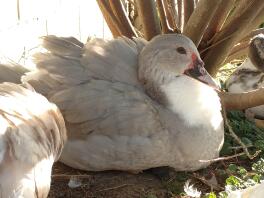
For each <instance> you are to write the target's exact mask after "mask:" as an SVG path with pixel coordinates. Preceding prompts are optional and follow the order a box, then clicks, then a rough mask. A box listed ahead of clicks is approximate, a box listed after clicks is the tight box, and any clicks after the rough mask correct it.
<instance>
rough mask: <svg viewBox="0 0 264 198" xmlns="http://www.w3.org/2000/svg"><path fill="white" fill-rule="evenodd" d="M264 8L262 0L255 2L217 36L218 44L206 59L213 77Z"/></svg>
mask: <svg viewBox="0 0 264 198" xmlns="http://www.w3.org/2000/svg"><path fill="white" fill-rule="evenodd" d="M263 8H264V3H263V1H262V0H254V2H253V3H251V4H250V5H249V6H248V7H247V9H245V12H244V13H242V14H241V15H240V16H239V17H237V18H235V19H234V20H233V21H231V22H230V23H229V25H227V26H226V27H225V28H224V29H223V30H222V31H221V32H219V33H218V34H217V35H216V36H215V38H214V42H213V44H214V43H218V44H217V45H216V46H214V47H213V48H211V49H210V50H209V52H208V53H207V54H206V57H205V58H204V62H205V67H206V69H207V71H208V72H209V73H210V74H211V75H212V76H215V75H216V73H217V71H218V69H219V68H220V67H221V64H222V63H223V62H224V61H225V59H226V58H227V56H228V54H229V53H230V51H231V49H232V47H233V46H234V45H235V44H236V43H237V42H238V41H239V40H240V39H241V37H242V36H243V35H244V32H245V30H246V29H247V28H248V25H249V24H250V23H252V21H253V20H254V19H255V17H256V16H257V15H258V14H259V12H260V11H261V10H262V9H263ZM213 44H212V45H213Z"/></svg>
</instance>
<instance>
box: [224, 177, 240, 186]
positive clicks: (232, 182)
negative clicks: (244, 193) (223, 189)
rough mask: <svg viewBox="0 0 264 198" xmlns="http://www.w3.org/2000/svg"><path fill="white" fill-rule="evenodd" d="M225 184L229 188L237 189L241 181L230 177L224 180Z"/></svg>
mask: <svg viewBox="0 0 264 198" xmlns="http://www.w3.org/2000/svg"><path fill="white" fill-rule="evenodd" d="M226 184H227V185H230V186H236V187H239V186H240V184H241V179H239V178H238V177H236V176H234V175H231V176H230V177H228V178H227V179H226Z"/></svg>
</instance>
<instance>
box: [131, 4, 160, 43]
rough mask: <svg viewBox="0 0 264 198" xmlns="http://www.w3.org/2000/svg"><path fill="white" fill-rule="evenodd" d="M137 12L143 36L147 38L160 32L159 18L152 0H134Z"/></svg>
mask: <svg viewBox="0 0 264 198" xmlns="http://www.w3.org/2000/svg"><path fill="white" fill-rule="evenodd" d="M136 4H137V8H138V14H139V17H140V19H141V20H142V24H143V31H144V36H145V38H146V39H147V40H150V39H152V38H153V37H154V36H156V35H158V34H160V33H161V29H160V24H159V19H158V15H157V10H156V4H155V1H154V0H143V1H142V0H136Z"/></svg>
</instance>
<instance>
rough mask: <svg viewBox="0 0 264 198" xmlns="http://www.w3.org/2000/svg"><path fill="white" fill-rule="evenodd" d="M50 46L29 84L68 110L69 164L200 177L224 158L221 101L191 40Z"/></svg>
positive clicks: (52, 42)
mask: <svg viewBox="0 0 264 198" xmlns="http://www.w3.org/2000/svg"><path fill="white" fill-rule="evenodd" d="M43 47H44V48H46V50H47V51H46V52H43V53H39V54H36V55H35V62H36V65H37V70H36V71H34V72H31V73H28V74H27V75H26V76H24V78H23V81H24V82H28V83H30V84H31V85H32V86H33V87H34V88H35V89H36V90H37V91H38V92H40V93H42V94H44V95H45V96H47V97H48V98H49V99H50V100H51V101H52V102H54V103H55V104H57V105H58V106H59V108H60V110H61V111H62V114H63V116H64V119H65V121H66V127H67V130H68V141H67V143H66V146H65V148H64V150H63V153H62V156H61V158H60V160H61V161H62V162H63V163H65V164H67V165H69V166H71V167H74V168H78V169H83V170H89V171H102V170H124V171H133V172H138V171H141V170H144V169H148V168H152V167H159V166H170V167H173V168H175V169H176V170H196V169H199V168H202V167H205V166H206V165H208V164H209V162H208V161H206V160H210V159H212V158H216V157H218V155H219V151H220V149H221V147H222V144H223V140H224V129H223V118H222V114H221V104H220V99H219V97H218V94H217V93H216V91H215V90H214V88H212V87H211V86H208V85H206V84H205V83H209V84H212V86H214V85H215V84H214V82H213V81H212V80H211V78H210V76H209V75H208V73H207V72H206V71H205V69H204V68H203V62H202V61H201V59H200V56H199V53H198V51H197V49H196V47H195V45H194V44H193V42H192V41H191V40H190V39H188V38H187V37H185V36H183V35H179V34H170V35H160V36H156V37H155V38H153V39H152V40H151V41H150V42H146V41H143V40H138V39H136V40H135V41H132V40H130V39H127V38H118V39H113V40H109V41H105V40H102V39H91V40H89V41H88V42H87V44H86V45H85V46H84V45H83V44H82V43H80V42H79V41H77V40H76V39H74V38H58V37H55V36H47V37H44V38H43ZM186 74H188V75H192V76H193V77H196V78H197V79H199V80H200V81H203V82H205V83H203V82H200V81H198V80H195V79H193V78H191V77H190V76H188V75H186ZM202 160H205V161H202Z"/></svg>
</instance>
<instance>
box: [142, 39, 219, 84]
mask: <svg viewBox="0 0 264 198" xmlns="http://www.w3.org/2000/svg"><path fill="white" fill-rule="evenodd" d="M203 65H204V63H203V61H202V60H201V58H200V55H199V52H198V50H197V48H196V46H195V45H194V43H193V42H192V41H191V40H190V39H189V38H187V37H186V36H184V35H180V34H167V35H159V36H156V37H154V38H153V39H152V40H151V41H150V42H149V43H148V44H147V45H146V46H145V47H144V48H143V50H142V51H141V53H140V55H139V70H138V72H139V74H138V76H139V80H140V81H141V83H143V85H144V86H150V84H151V86H153V85H154V86H155V85H156V86H160V85H163V84H165V83H168V82H170V81H171V80H173V79H175V78H176V77H179V76H181V75H188V76H189V77H192V78H195V79H197V80H199V81H200V82H203V83H205V84H207V85H209V86H212V87H214V88H218V86H217V85H216V83H215V82H214V81H213V80H212V77H211V76H210V75H209V74H208V72H207V71H206V70H205V68H204V66H203Z"/></svg>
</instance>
